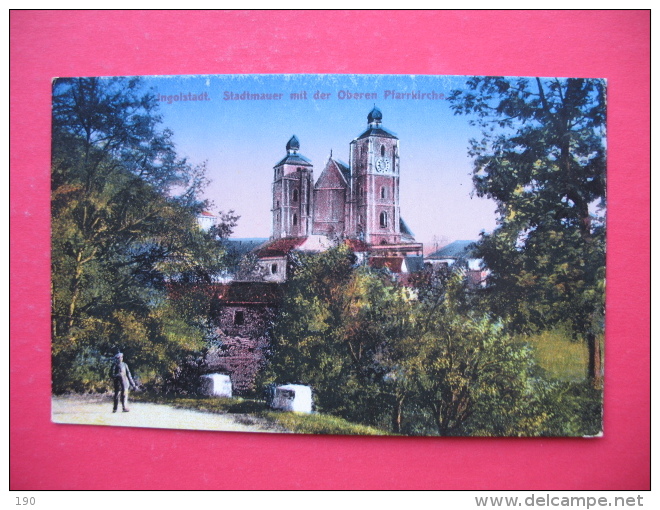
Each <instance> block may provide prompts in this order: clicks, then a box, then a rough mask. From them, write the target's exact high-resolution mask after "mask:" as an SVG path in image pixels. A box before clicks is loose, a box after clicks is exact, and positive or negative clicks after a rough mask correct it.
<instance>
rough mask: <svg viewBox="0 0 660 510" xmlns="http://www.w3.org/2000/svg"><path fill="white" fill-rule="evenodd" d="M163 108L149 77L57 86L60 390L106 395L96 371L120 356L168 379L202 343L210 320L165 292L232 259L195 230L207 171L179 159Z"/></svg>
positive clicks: (55, 264) (55, 270) (55, 262)
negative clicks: (143, 82)
mask: <svg viewBox="0 0 660 510" xmlns="http://www.w3.org/2000/svg"><path fill="white" fill-rule="evenodd" d="M156 109H157V101H156V99H155V97H154V95H153V94H151V93H149V92H146V93H145V92H144V91H142V90H141V86H140V82H139V80H138V79H122V78H113V79H100V78H79V79H58V80H56V81H55V82H54V84H53V146H52V202H51V204H52V206H51V207H52V329H53V349H52V351H53V387H54V390H55V391H64V390H67V389H75V390H87V389H98V388H100V386H101V385H103V381H102V378H103V375H104V371H102V370H99V369H98V367H97V368H93V367H94V366H96V365H97V364H98V360H99V359H104V357H105V356H110V355H112V354H113V352H116V349H117V348H121V349H122V350H124V351H125V352H126V354H127V358H130V359H131V360H132V362H131V365H132V367H133V368H134V371H136V372H137V373H139V374H141V375H142V376H144V377H145V378H147V379H152V380H154V381H157V380H159V379H162V378H163V377H166V376H167V374H168V373H171V372H173V371H175V370H176V364H177V360H178V359H180V358H181V357H182V356H185V355H188V354H190V353H193V352H196V351H198V350H199V349H200V346H201V345H202V342H201V340H202V339H203V335H204V327H205V317H204V312H205V310H204V309H203V308H201V309H197V310H196V313H195V314H193V313H188V314H181V313H175V312H177V310H175V309H174V308H173V307H174V306H178V307H179V308H180V306H181V305H180V304H173V303H172V302H171V300H169V299H168V295H167V289H166V283H167V282H172V281H177V282H198V281H210V279H211V277H212V275H213V273H215V272H217V271H219V270H220V269H221V268H222V267H223V259H222V255H223V252H222V250H221V248H220V245H219V243H218V241H217V239H216V236H214V235H212V234H208V233H205V232H203V231H202V230H201V229H199V228H198V226H197V223H196V215H197V214H198V213H199V212H200V211H201V210H203V209H204V208H206V207H208V205H209V204H207V203H206V202H204V201H202V200H200V199H199V195H200V192H201V191H202V189H203V187H204V186H205V184H206V179H205V177H204V172H205V168H204V166H203V165H201V166H191V165H190V164H189V163H188V162H187V161H185V160H183V159H181V158H179V157H178V156H177V154H176V151H175V148H174V144H173V142H172V139H171V137H172V133H171V132H170V131H168V130H167V129H162V128H161V127H160V122H161V119H160V117H159V116H158V114H157V112H156ZM224 218H225V220H226V222H225V228H228V229H231V226H232V224H233V223H232V222H235V220H236V217H234V216H233V215H231V214H229V215H228V216H227V215H225V216H224ZM178 312H180V310H178ZM92 360H95V361H93V362H92Z"/></svg>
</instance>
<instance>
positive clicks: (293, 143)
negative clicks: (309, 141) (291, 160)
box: [286, 135, 300, 154]
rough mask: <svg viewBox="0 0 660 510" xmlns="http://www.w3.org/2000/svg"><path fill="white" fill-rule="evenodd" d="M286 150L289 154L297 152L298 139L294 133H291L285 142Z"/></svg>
mask: <svg viewBox="0 0 660 510" xmlns="http://www.w3.org/2000/svg"><path fill="white" fill-rule="evenodd" d="M286 150H287V151H288V152H289V154H291V152H294V153H295V152H298V150H300V142H299V141H298V138H296V135H293V136H292V137H291V139H290V140H289V141H288V142H287V144H286Z"/></svg>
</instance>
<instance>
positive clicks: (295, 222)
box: [293, 213, 298, 227]
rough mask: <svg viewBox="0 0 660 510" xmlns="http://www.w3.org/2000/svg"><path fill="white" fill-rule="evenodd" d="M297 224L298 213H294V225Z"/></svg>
mask: <svg viewBox="0 0 660 510" xmlns="http://www.w3.org/2000/svg"><path fill="white" fill-rule="evenodd" d="M296 225H298V215H297V214H295V213H294V214H293V226H294V227H295V226H296Z"/></svg>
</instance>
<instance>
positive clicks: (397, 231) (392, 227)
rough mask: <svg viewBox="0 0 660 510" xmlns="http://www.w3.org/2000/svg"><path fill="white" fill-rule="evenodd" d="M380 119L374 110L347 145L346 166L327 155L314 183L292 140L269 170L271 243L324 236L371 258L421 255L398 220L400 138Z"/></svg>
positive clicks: (311, 169) (296, 142) (309, 167)
mask: <svg viewBox="0 0 660 510" xmlns="http://www.w3.org/2000/svg"><path fill="white" fill-rule="evenodd" d="M382 120H383V115H382V113H381V112H380V110H379V109H378V108H376V107H374V108H373V110H371V111H370V112H369V114H368V116H367V128H366V130H365V131H364V132H363V133H362V134H361V135H359V136H358V137H357V138H355V139H354V140H353V141H351V142H350V144H349V164H345V163H343V162H341V161H339V160H337V159H335V158H333V157H332V156H330V158H328V160H327V162H326V164H325V167H324V168H323V171H322V172H321V175H320V176H319V178H318V180H317V181H316V182H314V167H313V164H312V162H311V161H310V160H308V159H307V158H306V157H305V156H303V155H302V154H301V152H300V142H299V140H298V138H297V137H296V136H295V135H294V136H292V137H291V139H290V140H289V141H288V143H287V144H286V151H287V154H286V156H285V157H284V158H283V159H281V160H280V161H279V162H278V163H277V164H276V165H275V166H274V168H273V171H274V177H273V187H272V190H273V204H272V215H273V217H272V240H273V242H276V241H278V240H280V239H299V238H309V237H312V236H322V237H326V238H330V239H334V240H338V239H346V240H357V241H360V243H362V244H364V245H365V246H366V247H367V249H368V251H369V252H370V257H410V256H421V255H422V245H421V244H419V243H415V240H414V237H413V235H412V232H410V230H409V229H408V227H407V226H406V224H405V222H404V221H403V219H402V217H401V210H400V202H399V179H400V173H401V162H400V156H399V139H398V138H397V137H396V136H395V135H393V134H392V133H390V132H389V131H387V130H386V129H385V128H384V127H383V125H382ZM280 244H281V243H280Z"/></svg>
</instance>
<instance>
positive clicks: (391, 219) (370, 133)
mask: <svg viewBox="0 0 660 510" xmlns="http://www.w3.org/2000/svg"><path fill="white" fill-rule="evenodd" d="M367 122H368V128H367V130H366V131H365V132H364V133H362V134H361V135H360V136H358V137H357V138H356V139H355V140H353V141H352V142H351V145H350V166H351V174H352V175H351V190H350V195H351V200H350V202H349V225H350V230H351V234H353V235H354V236H355V237H358V238H360V239H362V240H364V241H365V242H366V243H368V244H373V245H380V244H398V243H399V242H400V241H401V233H400V212H399V139H398V138H397V137H396V136H394V135H393V134H392V133H390V132H389V131H387V130H386V129H384V128H383V127H382V122H383V114H382V113H381V112H380V110H379V109H378V108H376V107H375V106H374V108H373V110H371V112H369V115H368V116H367Z"/></svg>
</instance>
